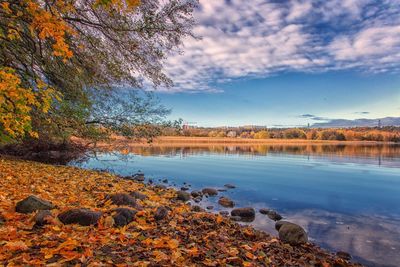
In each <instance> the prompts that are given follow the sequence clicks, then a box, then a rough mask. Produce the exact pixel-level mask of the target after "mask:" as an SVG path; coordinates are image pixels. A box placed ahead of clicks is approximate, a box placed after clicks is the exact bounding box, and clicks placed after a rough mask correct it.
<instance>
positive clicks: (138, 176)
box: [132, 172, 145, 182]
mask: <svg viewBox="0 0 400 267" xmlns="http://www.w3.org/2000/svg"><path fill="white" fill-rule="evenodd" d="M132 179H133V180H135V181H137V182H143V181H144V179H145V177H144V173H141V172H138V173H135V174H134V175H132Z"/></svg>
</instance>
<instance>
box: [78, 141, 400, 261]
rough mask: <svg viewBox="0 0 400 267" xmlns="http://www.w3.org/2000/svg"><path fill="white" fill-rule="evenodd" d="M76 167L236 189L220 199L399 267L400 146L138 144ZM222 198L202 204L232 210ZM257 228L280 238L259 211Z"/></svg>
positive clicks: (360, 257)
mask: <svg viewBox="0 0 400 267" xmlns="http://www.w3.org/2000/svg"><path fill="white" fill-rule="evenodd" d="M70 165H75V166H80V167H83V168H88V169H102V170H104V169H105V170H109V171H112V172H115V173H117V174H120V175H124V176H125V175H131V174H134V173H136V172H138V171H142V172H144V173H145V175H146V177H147V178H152V179H153V180H154V181H156V182H159V183H161V182H160V181H159V179H164V178H168V181H169V185H170V186H174V187H176V188H180V187H181V186H182V185H183V184H184V183H187V184H190V186H191V188H192V189H193V190H194V189H201V188H204V187H214V188H217V189H218V188H223V185H224V184H227V183H230V184H234V185H236V188H235V189H229V190H228V191H226V192H220V193H219V195H220V196H222V195H225V196H228V197H229V198H231V199H232V200H234V201H235V203H236V207H245V206H251V207H254V208H255V209H256V210H258V209H259V208H271V209H274V210H276V211H277V212H278V213H280V214H281V215H282V216H283V217H284V219H285V220H288V221H291V222H294V223H297V224H299V225H301V226H303V227H304V228H305V229H306V231H307V232H308V234H309V237H310V239H311V240H312V241H313V242H314V243H316V244H318V245H320V246H321V247H324V248H327V249H329V250H331V251H332V252H335V251H347V252H349V253H350V254H351V255H352V256H353V259H354V261H358V262H361V263H363V264H365V265H367V266H400V145H372V144H371V145H367V144H363V145H343V144H342V145H323V144H316V145H312V144H303V145H293V144H288V145H256V146H254V145H246V146H235V145H204V144H203V145H199V146H196V145H191V146H184V147H180V146H174V145H172V144H171V145H169V146H168V145H163V146H151V147H149V146H143V147H140V146H135V147H131V148H129V150H128V151H123V153H122V152H118V151H113V152H102V153H97V154H96V155H89V156H88V157H86V158H85V159H82V160H79V161H74V162H71V163H70ZM217 200H218V197H215V198H208V199H206V200H205V201H203V203H201V205H203V206H204V207H205V206H209V205H213V206H214V209H213V212H218V211H220V210H229V209H225V208H222V207H221V206H219V205H218V204H217ZM251 224H252V225H254V226H255V227H256V228H258V229H261V230H265V231H267V232H269V233H271V234H273V235H277V232H276V231H275V229H274V222H273V221H272V220H270V219H269V218H268V217H267V216H265V215H262V214H259V213H257V216H256V218H255V220H254V221H253V222H251Z"/></svg>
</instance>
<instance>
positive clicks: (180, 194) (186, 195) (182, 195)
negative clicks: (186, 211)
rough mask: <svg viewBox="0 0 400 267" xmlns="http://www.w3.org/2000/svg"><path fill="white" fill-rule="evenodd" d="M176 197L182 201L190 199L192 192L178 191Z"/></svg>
mask: <svg viewBox="0 0 400 267" xmlns="http://www.w3.org/2000/svg"><path fill="white" fill-rule="evenodd" d="M176 199H178V200H181V201H189V200H190V194H189V193H188V192H186V191H178V192H177V196H176Z"/></svg>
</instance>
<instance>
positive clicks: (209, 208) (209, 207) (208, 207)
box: [206, 206, 214, 210]
mask: <svg viewBox="0 0 400 267" xmlns="http://www.w3.org/2000/svg"><path fill="white" fill-rule="evenodd" d="M213 208H214V206H207V207H206V209H208V210H212V209H213Z"/></svg>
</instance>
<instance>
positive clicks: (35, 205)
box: [15, 196, 54, 213]
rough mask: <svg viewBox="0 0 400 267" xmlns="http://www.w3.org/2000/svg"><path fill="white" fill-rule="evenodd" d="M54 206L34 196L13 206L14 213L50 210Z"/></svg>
mask: <svg viewBox="0 0 400 267" xmlns="http://www.w3.org/2000/svg"><path fill="white" fill-rule="evenodd" d="M51 209H54V205H53V204H51V203H50V202H48V201H46V200H43V199H40V198H38V197H36V196H29V197H27V198H25V199H24V200H21V201H19V202H18V203H17V205H16V206H15V211H16V212H19V213H32V212H34V211H37V210H51Z"/></svg>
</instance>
